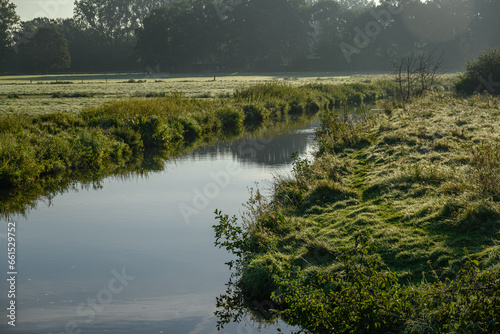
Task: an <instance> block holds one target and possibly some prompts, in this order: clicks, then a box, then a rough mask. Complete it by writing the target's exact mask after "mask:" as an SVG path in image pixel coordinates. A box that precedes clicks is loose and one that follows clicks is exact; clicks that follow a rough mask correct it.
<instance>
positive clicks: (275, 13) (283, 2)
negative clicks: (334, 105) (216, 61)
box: [227, 0, 311, 70]
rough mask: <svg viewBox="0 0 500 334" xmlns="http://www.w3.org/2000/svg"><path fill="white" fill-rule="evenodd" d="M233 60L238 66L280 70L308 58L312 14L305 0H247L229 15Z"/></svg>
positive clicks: (229, 41)
mask: <svg viewBox="0 0 500 334" xmlns="http://www.w3.org/2000/svg"><path fill="white" fill-rule="evenodd" d="M227 21H228V31H229V33H230V35H229V40H228V43H229V45H228V47H229V50H230V53H229V54H230V55H231V59H227V62H229V61H231V62H232V63H233V64H234V65H236V66H238V67H240V68H241V67H243V68H246V69H252V70H255V69H258V70H276V69H279V68H281V67H283V66H291V65H293V64H295V63H297V62H300V61H301V60H304V59H305V58H306V56H307V54H308V52H309V41H310V32H311V25H310V23H311V22H310V16H309V15H308V7H307V5H306V2H305V0H243V1H241V3H240V4H239V5H238V6H237V7H235V8H234V10H232V11H231V12H230V13H229V15H228V18H227Z"/></svg>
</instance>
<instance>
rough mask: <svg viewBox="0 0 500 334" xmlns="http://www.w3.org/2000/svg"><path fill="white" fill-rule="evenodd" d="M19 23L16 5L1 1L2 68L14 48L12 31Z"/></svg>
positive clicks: (0, 60) (0, 52)
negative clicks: (11, 48) (12, 47)
mask: <svg viewBox="0 0 500 334" xmlns="http://www.w3.org/2000/svg"><path fill="white" fill-rule="evenodd" d="M17 22H19V16H18V15H17V14H16V5H14V4H13V3H10V2H9V0H0V66H2V67H3V65H4V63H5V61H6V60H7V58H8V53H9V51H10V50H9V49H10V47H11V46H12V29H13V27H14V26H15V24H16V23H17Z"/></svg>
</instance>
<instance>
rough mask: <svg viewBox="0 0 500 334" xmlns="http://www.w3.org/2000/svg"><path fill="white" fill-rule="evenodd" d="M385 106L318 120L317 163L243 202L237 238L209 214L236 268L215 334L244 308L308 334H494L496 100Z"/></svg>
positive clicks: (499, 169) (232, 228)
mask: <svg viewBox="0 0 500 334" xmlns="http://www.w3.org/2000/svg"><path fill="white" fill-rule="evenodd" d="M382 105H383V106H384V107H383V110H382V111H381V112H380V113H378V114H368V113H367V114H365V115H361V116H357V117H351V118H344V119H343V120H339V118H338V117H337V115H334V114H331V113H330V114H328V113H327V114H325V116H324V118H323V125H322V127H321V129H320V130H319V131H318V140H319V144H320V150H319V153H318V156H317V158H316V160H315V161H314V163H311V162H309V161H307V160H300V159H297V160H296V161H295V165H294V169H293V177H286V176H283V177H277V178H276V180H275V181H274V183H273V194H274V196H273V197H272V198H271V199H265V198H263V197H262V196H261V195H260V193H259V192H258V191H257V192H254V193H253V194H252V197H251V199H250V201H249V202H248V209H249V210H248V214H247V216H246V217H245V218H244V224H243V226H244V228H241V226H240V225H239V223H238V222H237V220H236V218H235V217H233V218H230V217H228V216H224V215H223V214H222V213H220V212H218V213H217V218H218V219H219V220H220V223H219V225H216V226H215V230H216V236H217V242H216V244H218V245H219V246H224V247H226V248H228V249H229V250H230V251H233V253H235V254H236V255H238V256H239V257H238V260H236V263H233V265H235V266H236V268H237V273H236V274H237V275H238V277H239V279H238V280H237V281H236V282H233V286H232V287H231V289H235V290H231V291H228V294H226V295H224V296H221V297H220V298H219V300H218V305H219V307H220V308H219V311H218V315H219V316H220V319H221V325H223V324H224V323H225V322H226V321H227V320H229V319H230V318H237V317H239V316H240V314H241V313H240V312H241V310H242V309H243V310H244V309H245V308H244V305H246V304H247V303H249V304H247V305H250V308H253V309H257V310H259V311H260V313H261V314H263V315H265V316H267V317H270V318H273V317H276V316H278V315H279V316H281V317H282V318H283V319H285V320H286V321H287V322H289V323H290V324H294V325H299V326H301V327H302V328H303V329H304V330H307V331H309V332H312V333H403V332H408V333H430V332H431V333H441V332H445V333H471V332H486V333H491V332H498V331H500V316H499V315H500V271H499V269H500V245H499V241H500V234H499V232H500V202H499V201H500V144H499V135H500V118H499V116H500V99H498V98H493V97H489V96H475V97H471V98H467V99H464V98H458V97H455V96H453V95H452V94H451V93H439V94H437V93H436V94H432V95H430V96H427V97H424V98H421V99H418V100H416V101H414V102H413V103H411V104H409V105H407V106H406V107H405V108H404V109H403V108H396V107H395V106H394V105H393V104H392V103H390V102H383V103H382ZM235 291H236V293H235ZM237 309H239V311H235V310H237ZM246 309H247V310H248V308H246Z"/></svg>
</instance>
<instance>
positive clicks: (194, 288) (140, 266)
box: [0, 124, 314, 333]
mask: <svg viewBox="0 0 500 334" xmlns="http://www.w3.org/2000/svg"><path fill="white" fill-rule="evenodd" d="M313 127H314V124H310V125H309V129H303V130H298V131H292V132H291V133H286V134H283V135H282V136H280V134H279V133H268V134H267V136H265V135H262V136H258V137H254V138H253V139H252V138H247V141H233V142H232V143H225V144H217V145H213V146H210V147H205V148H201V149H198V150H195V151H193V152H191V153H188V154H186V155H185V156H183V157H179V158H177V159H171V160H168V161H165V162H164V163H163V170H162V171H158V172H150V173H145V172H132V171H131V172H130V173H123V174H121V175H119V176H114V177H108V178H101V179H98V180H94V181H92V180H89V181H86V182H82V183H79V182H75V183H74V184H72V187H70V188H63V187H61V189H59V190H58V191H56V192H54V193H52V195H51V196H50V197H47V198H46V200H47V202H46V204H47V205H43V204H42V203H40V202H39V201H37V200H36V199H33V200H32V204H33V209H32V211H31V212H29V213H26V214H25V216H24V217H23V216H21V215H12V214H11V215H10V219H11V220H15V221H16V222H17V226H18V231H17V237H18V240H17V251H18V277H17V278H18V280H17V288H18V294H17V295H16V303H17V305H18V309H17V311H18V313H17V326H16V327H15V328H14V327H10V326H8V325H6V322H5V321H3V322H1V323H0V332H2V333H3V332H12V333H64V332H66V333H71V332H75V333H76V332H78V330H81V333H97V332H99V333H102V332H103V331H107V332H109V333H161V332H162V331H163V333H217V330H216V323H217V318H216V317H215V316H214V312H215V310H216V305H215V299H216V297H217V296H219V295H220V294H222V293H224V291H225V288H226V287H225V285H224V284H225V282H227V278H228V275H229V272H228V268H227V267H226V266H225V264H224V263H225V262H227V261H230V260H231V259H232V256H231V255H229V254H227V253H225V252H224V251H222V250H220V249H217V248H215V247H214V233H213V229H212V225H213V224H215V220H214V214H213V212H214V210H215V209H216V208H217V209H220V210H222V211H223V212H227V213H228V214H231V215H232V214H239V212H240V210H241V209H242V207H241V203H243V202H245V201H246V200H247V199H248V192H247V187H249V186H252V185H253V184H254V182H255V181H262V180H265V179H270V178H271V173H272V172H275V171H283V172H287V171H289V170H290V165H289V162H290V157H289V156H288V154H289V153H290V152H295V151H298V152H299V153H300V154H306V152H308V151H310V150H312V148H313V137H314V136H313V132H314V131H313V129H312V128H313ZM284 131H285V130H280V131H279V132H284ZM284 138H286V139H284ZM249 140H250V143H251V144H249V146H245V145H243V146H245V147H246V148H248V147H250V148H253V149H254V151H245V150H241V149H240V148H241V147H242V144H245V143H249ZM252 140H255V142H254V143H252V142H251V141H252ZM248 154H250V155H248ZM252 156H253V157H254V160H252V159H251V157H252ZM266 159H268V160H267V162H266ZM229 165H235V166H236V167H237V168H238V170H239V171H240V172H239V173H235V174H234V175H232V176H231V179H230V182H228V183H227V185H225V187H221V190H220V192H219V193H218V194H217V196H210V197H207V199H208V200H209V202H208V204H207V205H205V206H203V207H198V208H196V209H197V213H196V214H193V215H192V216H191V217H190V218H191V219H190V221H189V223H187V222H186V221H185V219H184V217H183V215H182V212H181V211H180V209H179V208H180V206H181V204H190V203H191V204H192V203H193V198H194V196H195V195H196V192H195V190H196V189H200V190H203V189H204V186H205V185H207V184H210V183H213V182H214V181H213V179H212V177H211V175H214V174H217V173H219V174H220V173H221V172H222V171H225V170H226V169H227V166H229ZM0 227H1V228H2V231H0V235H1V236H2V237H3V236H4V234H6V221H5V220H3V221H2V223H1V224H0ZM0 245H3V246H6V239H5V238H0ZM3 246H2V247H3ZM3 248H5V247H3ZM3 254H5V253H3ZM4 259H5V257H4ZM1 268H3V269H2V270H3V271H4V273H6V272H7V269H6V261H4V265H3V266H1ZM117 273H118V274H117ZM117 275H118V276H119V277H121V278H122V281H123V280H124V282H126V283H127V284H126V285H125V283H123V282H122V281H120V279H118V276H117ZM132 276H133V279H132V278H131V277H132ZM127 277H128V278H130V279H126V278H127ZM6 291H8V287H7V282H6V280H2V281H1V282H0V295H2V296H3V297H2V298H1V299H0V300H1V304H2V305H3V306H5V305H6V302H7V300H6V297H5V296H6ZM3 309H4V310H5V309H6V308H3ZM3 312H5V311H3ZM3 317H4V320H5V315H3ZM278 326H279V327H281V328H282V329H284V328H287V327H286V326H285V325H284V324H281V323H280V324H279V325H278ZM257 327H258V325H257V324H255V323H253V322H251V321H249V320H245V319H243V321H242V322H240V323H230V324H228V325H227V326H225V327H224V330H222V331H221V332H220V333H257V332H258V328H257ZM262 333H276V326H271V327H269V328H263V329H262Z"/></svg>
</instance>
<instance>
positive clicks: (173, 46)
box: [135, 0, 223, 72]
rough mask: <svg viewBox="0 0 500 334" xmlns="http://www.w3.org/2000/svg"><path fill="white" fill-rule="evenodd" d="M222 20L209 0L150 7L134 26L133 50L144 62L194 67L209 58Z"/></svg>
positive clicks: (175, 67)
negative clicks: (141, 26)
mask: <svg viewBox="0 0 500 334" xmlns="http://www.w3.org/2000/svg"><path fill="white" fill-rule="evenodd" d="M222 24H223V22H222V21H221V20H220V19H219V17H218V16H217V13H216V10H215V7H214V5H213V3H212V0H183V1H179V2H176V3H174V4H171V5H169V6H164V7H161V8H158V9H155V10H153V12H152V13H151V15H149V16H148V17H147V18H146V19H145V20H144V27H143V28H141V29H138V30H137V44H136V46H135V51H136V53H137V55H138V56H139V58H140V60H141V62H142V63H143V65H144V66H149V67H151V68H157V67H160V68H161V69H163V70H164V71H168V72H171V71H174V72H179V71H195V70H197V69H199V66H198V65H200V64H203V63H206V62H212V61H213V60H214V56H213V55H214V54H215V52H216V50H217V48H218V46H219V41H220V40H221V37H222V35H221V31H220V30H218V29H219V27H220V26H221V25H222Z"/></svg>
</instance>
